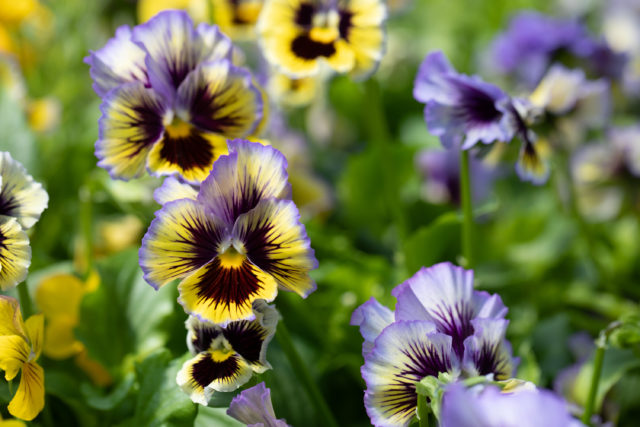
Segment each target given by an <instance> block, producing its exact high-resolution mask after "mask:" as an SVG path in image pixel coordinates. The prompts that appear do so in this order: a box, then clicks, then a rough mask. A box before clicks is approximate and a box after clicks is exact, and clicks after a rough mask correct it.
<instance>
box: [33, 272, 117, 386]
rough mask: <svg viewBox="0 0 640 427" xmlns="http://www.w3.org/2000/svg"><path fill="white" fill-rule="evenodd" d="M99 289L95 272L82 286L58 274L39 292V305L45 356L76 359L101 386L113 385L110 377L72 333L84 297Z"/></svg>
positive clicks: (47, 278)
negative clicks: (42, 319) (45, 322)
mask: <svg viewBox="0 0 640 427" xmlns="http://www.w3.org/2000/svg"><path fill="white" fill-rule="evenodd" d="M98 286H100V276H99V275H98V273H97V272H95V271H93V272H91V274H90V275H89V277H88V278H87V281H86V282H82V281H81V280H80V279H78V278H77V277H76V276H74V275H72V274H67V273H56V274H52V275H50V276H47V277H45V278H44V279H42V280H41V281H40V283H39V284H38V288H37V289H36V295H35V299H36V303H37V304H38V307H39V308H40V310H41V311H42V313H43V315H44V318H45V319H46V321H47V324H46V327H45V329H44V348H43V351H44V354H45V355H46V356H47V357H50V358H51V359H57V360H62V359H67V358H69V357H72V356H75V362H76V364H77V365H78V367H79V368H80V369H82V370H83V371H84V372H85V373H86V374H87V375H88V376H89V377H90V378H91V380H92V381H93V382H94V383H96V384H98V385H107V384H110V383H111V377H110V376H109V373H108V372H107V371H106V370H105V369H104V367H102V366H101V365H100V364H99V363H98V362H96V361H94V360H92V359H90V358H89V356H88V355H87V351H86V349H85V347H84V344H82V343H81V342H80V341H78V340H77V339H76V337H75V334H74V332H73V329H74V328H75V327H76V326H77V324H78V321H79V316H80V303H81V302H82V297H83V296H84V295H85V294H87V293H89V292H93V291H95V290H96V289H97V288H98Z"/></svg>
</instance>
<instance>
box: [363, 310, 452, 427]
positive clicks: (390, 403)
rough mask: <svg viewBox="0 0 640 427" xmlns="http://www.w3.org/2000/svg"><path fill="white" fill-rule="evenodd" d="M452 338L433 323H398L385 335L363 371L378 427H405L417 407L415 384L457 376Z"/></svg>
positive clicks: (371, 413) (373, 420) (369, 405)
mask: <svg viewBox="0 0 640 427" xmlns="http://www.w3.org/2000/svg"><path fill="white" fill-rule="evenodd" d="M457 363H458V362H457V359H456V355H455V353H454V352H453V349H452V347H451V337H450V336H447V335H444V334H441V333H438V332H436V331H435V327H434V325H433V323H431V322H424V321H412V322H404V321H400V322H395V323H393V324H391V325H390V326H388V327H387V328H385V329H384V331H382V333H381V334H380V336H379V337H378V338H377V339H376V341H375V346H374V348H373V350H372V351H371V353H369V355H368V357H367V359H366V360H365V363H364V366H363V367H362V377H363V378H364V380H365V382H366V384H367V390H366V392H365V397H364V403H365V408H366V410H367V414H368V415H369V418H371V423H372V424H374V425H376V426H382V425H384V426H406V425H408V424H409V422H410V421H411V419H412V418H413V416H414V415H415V410H416V406H417V396H418V395H417V393H416V383H417V382H418V381H420V380H422V379H423V378H424V377H426V376H438V374H439V373H441V372H454V369H456V367H457Z"/></svg>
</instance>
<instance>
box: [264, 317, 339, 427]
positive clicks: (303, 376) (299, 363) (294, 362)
mask: <svg viewBox="0 0 640 427" xmlns="http://www.w3.org/2000/svg"><path fill="white" fill-rule="evenodd" d="M276 339H277V340H278V343H279V344H280V347H282V350H283V351H284V353H285V355H286V356H287V359H288V360H289V363H290V364H291V367H292V368H293V371H294V372H295V374H296V377H297V378H298V379H299V380H300V381H301V382H302V385H303V386H304V389H305V391H306V392H307V395H308V396H309V399H310V400H311V402H312V403H313V405H314V406H315V408H316V413H317V414H318V415H319V416H321V417H322V418H323V420H324V421H323V422H322V423H321V424H322V425H325V426H328V427H337V426H338V423H337V422H336V420H335V418H334V417H333V414H332V413H331V410H330V409H329V405H327V402H326V401H325V400H324V397H323V396H322V394H321V393H320V389H318V386H317V384H316V383H315V381H314V380H313V378H312V377H311V374H310V373H309V370H308V369H307V366H306V365H305V363H304V361H303V360H302V357H301V356H300V354H299V353H298V351H297V350H296V348H295V346H294V345H293V341H292V340H291V335H289V330H288V329H287V327H286V326H285V324H284V322H283V321H280V322H279V323H278V328H277V329H276Z"/></svg>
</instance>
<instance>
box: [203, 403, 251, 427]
mask: <svg viewBox="0 0 640 427" xmlns="http://www.w3.org/2000/svg"><path fill="white" fill-rule="evenodd" d="M211 426H220V427H239V426H244V424H243V423H241V422H239V421H236V420H234V419H233V418H231V417H230V416H228V415H227V410H226V409H225V408H209V407H206V406H200V407H198V416H197V417H196V421H195V424H194V427H211Z"/></svg>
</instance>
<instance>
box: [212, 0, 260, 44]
mask: <svg viewBox="0 0 640 427" xmlns="http://www.w3.org/2000/svg"><path fill="white" fill-rule="evenodd" d="M263 3H264V1H263V0H212V2H211V5H212V6H211V7H212V8H213V22H214V23H215V24H216V25H218V26H219V27H220V29H221V30H222V31H223V32H224V33H225V34H228V35H229V37H231V38H232V39H234V40H235V39H238V40H244V39H253V38H255V35H256V24H257V23H258V18H259V17H260V12H261V11H262V5H263Z"/></svg>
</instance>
